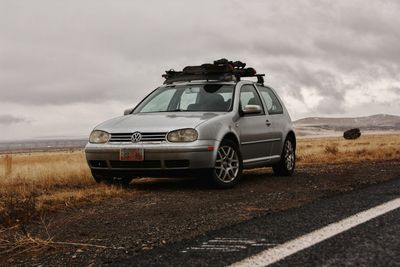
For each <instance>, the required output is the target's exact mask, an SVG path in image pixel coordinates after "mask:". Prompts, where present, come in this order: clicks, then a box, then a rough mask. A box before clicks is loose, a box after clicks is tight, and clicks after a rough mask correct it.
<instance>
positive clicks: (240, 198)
mask: <svg viewBox="0 0 400 267" xmlns="http://www.w3.org/2000/svg"><path fill="white" fill-rule="evenodd" d="M399 177H400V162H399V161H368V162H359V163H351V164H332V165H307V166H302V167H300V168H298V169H297V171H296V174H295V175H294V176H293V177H276V176H273V174H272V172H271V170H270V169H269V168H263V169H256V170H251V171H246V172H245V175H244V177H243V179H242V181H241V183H240V184H239V185H238V186H237V187H236V188H234V189H230V190H216V189H211V188H210V187H209V186H208V185H207V182H206V179H187V180H178V179H139V180H136V181H134V182H133V183H132V184H131V185H130V187H129V188H127V189H126V190H132V191H135V193H134V194H129V196H128V197H127V196H126V195H124V197H121V198H113V199H110V200H106V201H104V202H101V203H98V204H95V205H87V206H84V207H81V208H79V209H76V208H72V209H66V210H64V211H58V212H53V213H50V214H47V215H46V216H44V217H42V218H41V220H38V221H36V222H32V223H31V224H29V225H26V226H24V227H16V228H14V229H11V230H8V231H5V232H1V231H0V240H3V247H2V248H3V249H0V265H44V266H49V265H51V266H71V265H92V264H94V265H101V264H107V263H117V262H118V260H120V259H123V258H124V257H127V256H132V255H135V254H140V253H145V252H146V251H148V250H151V249H152V248H155V247H159V246H164V245H166V244H168V243H171V242H175V241H179V240H182V239H189V238H192V237H195V236H198V235H202V234H204V233H206V232H208V231H211V230H216V229H220V228H223V227H225V226H228V225H232V224H236V223H239V222H242V221H244V220H248V219H250V218H253V217H257V216H260V215H264V214H268V213H273V212H278V211H281V210H286V209H290V208H295V207H299V206H301V205H304V204H306V203H309V202H311V201H315V200H317V199H320V198H324V197H329V196H332V195H336V194H341V193H344V192H348V191H351V190H354V189H357V188H360V187H363V186H367V185H370V184H375V183H379V182H383V181H386V180H390V179H394V178H399ZM10 240H13V241H12V242H14V244H13V245H14V246H12V244H11V243H10ZM7 242H9V243H8V247H7ZM19 244H20V246H21V247H20V248H16V247H15V246H17V245H19ZM6 248H8V249H10V250H7V249H6ZM2 250H3V251H2Z"/></svg>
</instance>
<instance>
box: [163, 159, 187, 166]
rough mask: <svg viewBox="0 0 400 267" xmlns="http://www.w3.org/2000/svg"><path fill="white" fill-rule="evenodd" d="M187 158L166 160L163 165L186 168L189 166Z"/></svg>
mask: <svg viewBox="0 0 400 267" xmlns="http://www.w3.org/2000/svg"><path fill="white" fill-rule="evenodd" d="M189 164H190V162H189V160H186V159H182V160H166V161H165V166H166V167H167V168H186V167H189Z"/></svg>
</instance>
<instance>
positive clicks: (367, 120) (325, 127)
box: [294, 114, 400, 135]
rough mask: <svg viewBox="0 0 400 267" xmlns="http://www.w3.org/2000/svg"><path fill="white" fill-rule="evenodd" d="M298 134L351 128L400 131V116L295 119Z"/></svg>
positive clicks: (378, 115)
mask: <svg viewBox="0 0 400 267" xmlns="http://www.w3.org/2000/svg"><path fill="white" fill-rule="evenodd" d="M294 126H295V128H296V131H297V134H298V135H331V134H336V135H337V134H338V133H342V132H343V131H346V130H349V129H351V128H360V130H361V132H386V131H400V116H395V115H387V114H377V115H372V116H366V117H355V118H321V117H310V118H304V119H300V120H297V121H294Z"/></svg>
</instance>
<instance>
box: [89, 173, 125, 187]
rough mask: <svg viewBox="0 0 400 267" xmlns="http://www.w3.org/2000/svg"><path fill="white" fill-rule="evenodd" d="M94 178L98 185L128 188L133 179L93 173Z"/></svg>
mask: <svg viewBox="0 0 400 267" xmlns="http://www.w3.org/2000/svg"><path fill="white" fill-rule="evenodd" d="M92 176H93V178H94V180H95V181H96V183H99V184H106V185H115V186H120V187H127V186H128V185H129V183H130V182H131V181H132V179H133V178H117V177H107V176H103V175H99V174H94V173H92Z"/></svg>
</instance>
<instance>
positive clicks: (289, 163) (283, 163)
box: [272, 137, 296, 176]
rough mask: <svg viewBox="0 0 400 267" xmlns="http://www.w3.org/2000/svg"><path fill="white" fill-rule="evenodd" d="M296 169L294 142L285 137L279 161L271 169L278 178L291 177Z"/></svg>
mask: <svg viewBox="0 0 400 267" xmlns="http://www.w3.org/2000/svg"><path fill="white" fill-rule="evenodd" d="M295 167H296V148H295V145H294V141H293V139H292V138H290V137H286V140H285V143H284V144H283V150H282V154H281V160H280V162H279V163H277V164H276V165H274V166H273V167H272V169H273V170H274V174H275V175H278V176H292V175H293V173H294V169H295Z"/></svg>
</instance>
